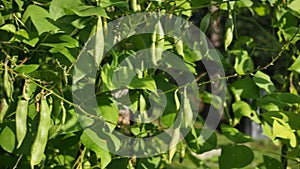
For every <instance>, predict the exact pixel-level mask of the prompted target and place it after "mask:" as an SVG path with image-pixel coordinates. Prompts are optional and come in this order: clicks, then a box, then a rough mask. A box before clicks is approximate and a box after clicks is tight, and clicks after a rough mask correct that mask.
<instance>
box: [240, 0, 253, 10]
mask: <svg viewBox="0 0 300 169" xmlns="http://www.w3.org/2000/svg"><path fill="white" fill-rule="evenodd" d="M252 5H253V2H252V1H251V0H240V1H237V2H236V6H238V7H239V8H242V7H248V8H249V7H251V6H252Z"/></svg>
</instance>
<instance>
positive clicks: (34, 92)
mask: <svg viewBox="0 0 300 169" xmlns="http://www.w3.org/2000/svg"><path fill="white" fill-rule="evenodd" d="M212 9H214V10H212ZM138 12H161V13H167V14H172V15H176V16H180V17H182V18H185V19H186V20H190V21H193V23H194V24H195V25H196V26H197V27H199V28H200V29H201V30H202V31H203V32H204V33H205V34H206V35H207V36H208V37H209V38H210V37H211V38H212V37H213V36H212V34H214V36H216V37H217V39H218V40H219V42H220V45H219V46H218V51H219V52H220V54H222V57H221V59H222V64H223V67H224V69H225V74H226V77H219V78H220V79H226V81H227V91H226V100H224V101H223V102H221V103H211V100H212V98H213V97H214V96H213V95H211V94H210V92H209V91H210V90H209V87H210V84H211V83H214V82H213V81H209V80H212V79H208V78H207V77H206V74H205V73H204V72H201V71H200V70H201V69H199V67H201V64H200V63H199V62H200V61H199V57H197V54H199V53H196V52H193V51H191V50H189V49H186V48H185V47H183V46H182V45H184V44H180V43H178V42H176V40H174V39H172V38H170V37H164V36H163V37H160V36H156V34H152V35H149V34H145V35H138V36H134V37H131V38H129V39H127V40H124V41H122V42H121V43H120V44H118V45H117V46H116V47H115V48H113V49H112V50H111V51H110V52H109V53H108V54H107V56H106V57H105V58H104V59H103V60H102V62H101V64H100V68H99V71H98V73H99V76H98V79H97V85H98V86H97V89H95V90H97V92H99V93H98V94H99V97H100V99H106V100H107V101H108V102H103V103H102V104H99V108H100V109H104V110H106V111H109V112H110V113H111V117H107V118H108V119H109V120H111V121H113V122H115V123H118V120H119V118H122V117H119V112H118V109H117V108H116V105H115V104H111V101H112V96H107V95H106V94H107V90H109V89H110V88H109V87H110V86H109V85H111V84H109V82H108V81H107V79H109V78H112V77H110V76H111V74H110V73H109V71H114V68H116V66H117V65H118V64H119V62H120V60H122V59H123V58H124V57H126V55H128V54H130V53H134V52H135V51H138V50H141V49H144V48H149V47H157V46H159V45H160V47H163V48H164V49H166V50H168V51H170V52H172V53H175V54H176V55H177V56H178V57H179V58H181V59H182V60H183V61H184V62H185V64H186V65H187V66H188V67H189V68H190V70H193V73H194V75H195V77H197V79H198V81H197V83H198V84H199V86H200V87H199V90H200V91H199V92H200V97H201V102H204V103H205V106H209V104H212V106H215V107H217V106H216V104H223V105H224V115H223V116H224V118H225V120H226V122H224V124H223V125H221V127H220V131H221V134H223V135H225V136H226V137H227V138H228V139H229V140H230V141H231V142H230V143H226V144H225V145H222V146H220V147H219V146H217V145H219V144H217V142H218V140H217V137H216V135H215V134H213V135H212V136H211V137H210V138H209V139H207V140H206V141H205V142H201V138H200V136H199V135H198V134H199V132H200V131H201V126H202V125H203V124H202V123H203V120H202V117H201V116H200V115H201V113H202V111H205V108H204V109H201V112H199V117H198V120H197V123H196V124H197V125H195V126H190V127H191V128H192V131H194V132H191V133H189V134H188V135H187V136H186V137H185V138H184V139H183V140H182V142H180V143H179V144H178V145H177V146H176V147H175V148H173V149H171V150H170V151H169V152H165V153H163V154H160V155H157V156H154V157H148V158H135V157H121V156H117V155H114V154H111V153H109V152H107V151H105V150H103V149H102V148H101V147H99V146H98V145H97V143H95V142H94V141H93V140H91V138H90V137H88V136H87V135H86V133H85V132H83V131H84V130H83V128H82V127H81V125H80V123H79V122H78V119H77V115H76V113H75V107H78V106H80V105H76V104H75V103H73V99H72V71H73V69H74V65H75V63H76V62H77V57H78V55H79V54H80V50H81V49H82V48H83V47H84V45H85V43H86V42H87V40H88V39H89V38H90V37H92V36H94V35H95V33H96V32H98V31H99V30H100V31H103V33H106V32H107V31H108V30H107V27H106V25H107V23H109V22H111V21H113V20H115V19H117V18H120V17H122V16H125V15H130V14H133V13H138ZM299 19H300V0H287V1H280V0H265V1H254V0H240V1H225V0H216V1H208V0H205V1H201V0H189V1H188V0H164V1H161V0H154V1H147V0H144V1H139V0H138V1H137V0H99V1H97V0H52V1H51V0H36V1H29V0H1V1H0V51H1V52H0V76H1V78H0V146H1V148H0V168H30V167H31V168H35V167H38V168H40V167H41V168H42V167H44V168H165V167H167V166H168V165H169V164H170V163H173V162H174V160H177V158H174V159H173V157H174V156H177V157H180V158H179V159H183V158H190V159H191V161H192V162H193V163H194V164H191V165H195V166H198V167H200V166H202V167H209V166H206V164H205V163H202V162H201V160H200V159H199V158H197V157H198V155H199V154H202V153H204V152H206V151H209V150H212V149H221V154H220V156H219V158H218V165H219V168H222V169H229V168H243V167H245V166H247V165H249V164H250V163H252V161H253V159H254V153H253V151H257V149H252V148H251V146H249V145H251V144H245V143H248V142H251V141H253V140H252V139H251V138H250V137H249V136H247V135H245V134H243V133H242V132H240V131H239V130H238V129H236V126H238V125H239V124H240V123H241V119H242V118H250V119H251V120H252V121H254V122H256V123H257V124H259V125H261V127H262V128H263V134H264V135H265V136H267V137H268V138H269V139H270V140H271V142H273V143H272V144H276V145H278V146H280V148H281V153H280V154H276V155H275V156H274V155H272V156H269V155H268V154H265V155H263V156H262V157H260V158H263V163H260V164H256V165H257V167H258V168H267V169H274V168H286V167H290V168H293V167H296V166H299V165H300V164H299V160H300V159H299V151H300V149H299V141H298V140H299V136H300V132H299V131H300V115H299V113H300V96H299V95H298V92H300V87H299V86H300V84H299V74H300V56H299V54H300V51H299V44H300V41H299V39H300V30H299V27H300V25H299V24H300V23H299ZM200 58H201V57H200ZM162 75H163V74H162V73H161V72H159V71H158V70H151V71H149V72H147V71H145V72H143V73H142V74H141V77H139V78H140V80H141V81H140V82H139V81H137V82H136V83H137V84H132V85H131V86H129V88H130V94H131V96H132V98H131V101H133V103H135V102H137V103H139V106H138V105H132V107H135V106H137V107H136V109H147V108H149V105H147V104H149V102H148V101H147V100H148V99H149V97H150V94H149V90H151V89H153V88H155V87H159V86H162V89H161V90H162V91H163V92H166V93H168V94H167V95H166V96H167V99H170V100H174V99H175V100H176V99H177V101H179V100H178V98H176V97H177V93H176V92H177V90H176V89H175V90H174V89H173V88H174V87H177V88H182V86H177V84H176V83H174V82H173V80H172V78H170V77H169V76H167V75H166V76H162ZM143 80H144V81H143ZM145 82H149V83H145ZM103 86H106V87H103ZM127 87H128V86H127ZM170 89H171V90H170ZM189 104H190V103H187V105H185V106H188V107H190V105H189ZM179 106H180V104H179ZM174 107H175V110H174ZM176 107H178V103H177V102H176V101H171V102H170V103H169V105H168V106H167V107H166V110H165V111H168V114H167V115H169V116H170V117H171V119H170V118H164V117H162V119H163V123H165V124H168V125H167V126H171V125H172V124H173V123H174V121H172V119H174V118H172V117H175V116H176V113H177V111H176ZM166 119H167V120H166ZM124 125H125V124H124ZM126 125H127V126H122V124H118V125H114V127H115V128H118V130H120V132H123V133H125V134H129V135H139V136H142V137H147V136H149V133H150V135H151V134H156V133H157V132H158V133H159V132H161V130H160V127H161V126H159V124H157V123H153V124H147V125H145V124H138V123H137V124H134V126H128V124H126ZM137 129H138V130H137ZM270 144H271V143H270ZM117 146H121V145H117ZM270 153H272V152H270ZM176 163H177V161H176Z"/></svg>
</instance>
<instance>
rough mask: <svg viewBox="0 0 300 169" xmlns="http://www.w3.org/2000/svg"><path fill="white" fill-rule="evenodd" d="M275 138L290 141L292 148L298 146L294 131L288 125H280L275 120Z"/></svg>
mask: <svg viewBox="0 0 300 169" xmlns="http://www.w3.org/2000/svg"><path fill="white" fill-rule="evenodd" d="M273 136H274V137H279V138H283V139H289V140H290V145H291V147H296V145H297V138H296V135H295V134H294V131H293V130H292V129H291V128H290V127H289V126H288V125H283V124H280V123H279V122H278V120H274V122H273Z"/></svg>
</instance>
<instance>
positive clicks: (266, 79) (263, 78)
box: [253, 71, 275, 93]
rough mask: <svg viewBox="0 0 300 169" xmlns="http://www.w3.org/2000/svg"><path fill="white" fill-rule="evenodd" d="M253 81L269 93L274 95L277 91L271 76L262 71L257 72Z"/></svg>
mask: <svg viewBox="0 0 300 169" xmlns="http://www.w3.org/2000/svg"><path fill="white" fill-rule="evenodd" d="M253 80H254V82H255V84H256V85H257V86H258V87H260V88H262V89H264V90H265V91H266V92H267V93H272V92H274V91H275V86H274V84H273V82H272V81H271V78H270V76H269V75H267V74H265V73H263V72H261V71H257V72H256V73H255V75H254V77H253Z"/></svg>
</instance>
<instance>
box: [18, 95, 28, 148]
mask: <svg viewBox="0 0 300 169" xmlns="http://www.w3.org/2000/svg"><path fill="white" fill-rule="evenodd" d="M27 113H28V100H22V99H19V101H18V105H17V110H16V130H17V141H18V146H17V148H19V147H20V146H21V144H22V142H23V140H24V138H25V136H26V133H27Z"/></svg>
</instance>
